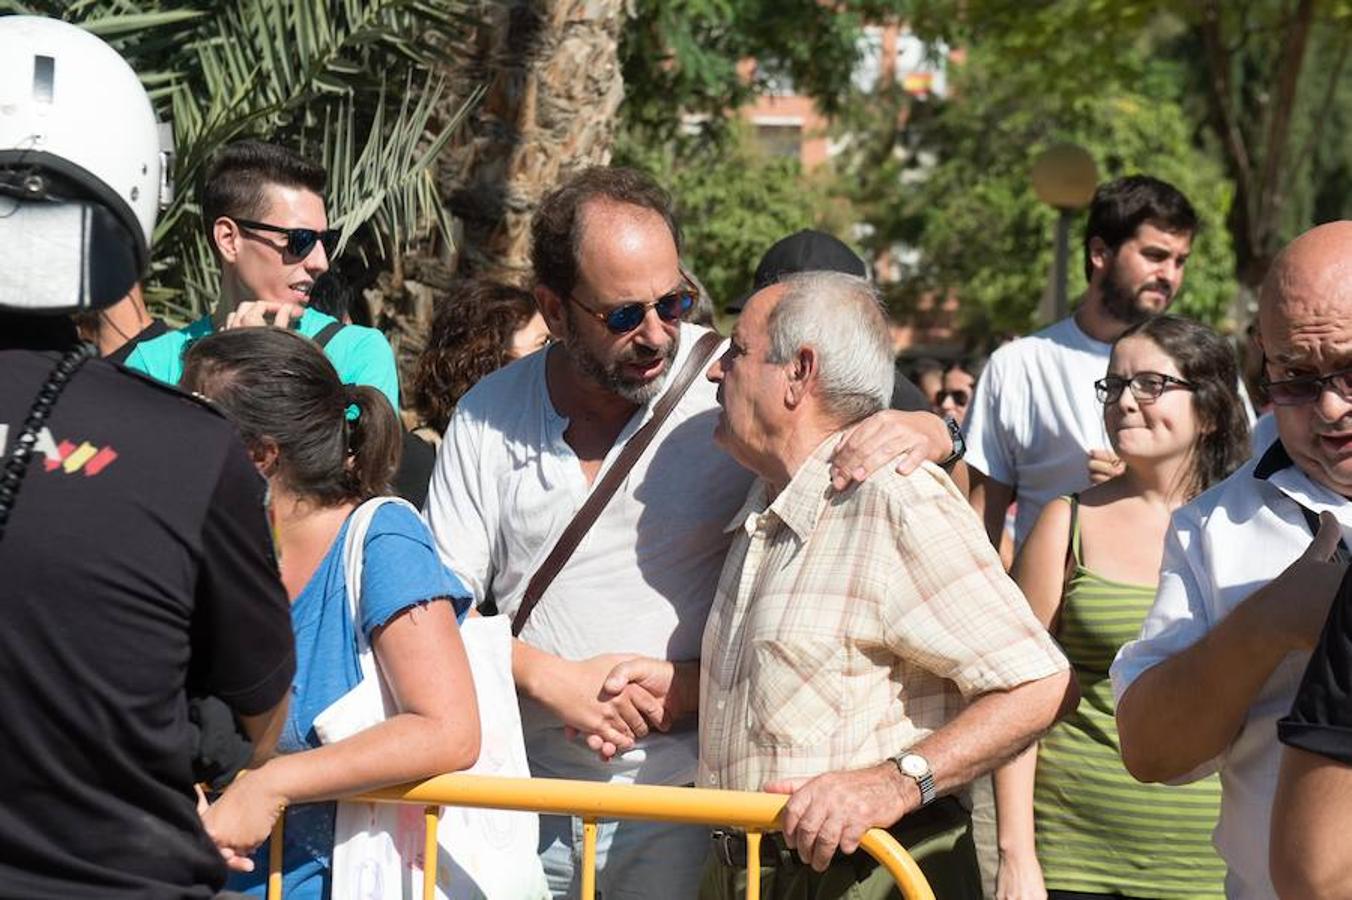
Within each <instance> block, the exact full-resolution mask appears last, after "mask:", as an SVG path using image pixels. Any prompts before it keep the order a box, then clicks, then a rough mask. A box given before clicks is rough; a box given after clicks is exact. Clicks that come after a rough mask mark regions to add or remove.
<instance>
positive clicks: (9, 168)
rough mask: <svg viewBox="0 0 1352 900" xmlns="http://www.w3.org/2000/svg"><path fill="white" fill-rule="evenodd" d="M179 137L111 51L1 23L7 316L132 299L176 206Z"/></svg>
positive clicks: (53, 24)
mask: <svg viewBox="0 0 1352 900" xmlns="http://www.w3.org/2000/svg"><path fill="white" fill-rule="evenodd" d="M170 134H171V133H170V132H169V130H168V128H167V126H164V127H162V126H161V125H160V124H159V123H158V122H157V121H156V118H155V112H154V110H153V109H152V107H151V105H150V98H149V97H148V96H147V95H146V92H145V89H144V88H143V87H142V86H141V83H140V81H139V80H138V79H137V77H136V73H135V72H133V71H132V69H131V67H130V66H129V65H127V63H126V61H125V60H124V59H122V57H121V56H119V55H118V53H117V51H115V50H113V48H111V47H109V46H108V45H107V44H105V43H104V42H103V41H102V40H100V39H99V38H97V37H95V36H93V35H92V34H90V33H89V32H87V31H84V30H83V29H81V28H78V27H76V26H74V25H71V24H69V23H66V22H61V21H59V20H56V19H45V18H40V17H36V16H4V17H0V309H10V310H13V311H20V312H35V313H60V312H72V311H77V310H81V309H97V308H100V307H103V306H108V305H110V304H112V303H116V302H117V301H118V300H120V299H122V297H124V296H125V295H126V294H127V292H128V291H129V290H130V289H131V287H132V285H133V284H135V283H136V282H137V281H139V280H140V278H141V277H142V276H143V275H144V274H145V272H146V270H147V268H148V266H149V262H150V245H151V236H152V234H153V232H154V230H155V219H156V217H157V215H158V213H159V210H160V209H161V208H162V203H163V204H167V202H168V200H169V190H168V186H169V174H170V173H169V165H170V150H169V145H170V141H171V137H170Z"/></svg>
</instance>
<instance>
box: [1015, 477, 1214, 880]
mask: <svg viewBox="0 0 1352 900" xmlns="http://www.w3.org/2000/svg"><path fill="white" fill-rule="evenodd" d="M1062 499H1064V500H1067V501H1069V502H1070V503H1071V548H1072V552H1073V553H1074V561H1075V569H1074V574H1073V575H1072V577H1071V578H1070V580H1069V582H1068V583H1067V584H1066V588H1065V592H1064V594H1063V596H1062V599H1061V614H1060V623H1059V626H1058V630H1057V634H1056V637H1057V639H1058V640H1059V641H1060V643H1061V647H1062V649H1063V650H1064V651H1065V654H1066V656H1067V657H1068V658H1069V659H1070V663H1071V665H1072V666H1073V667H1074V669H1075V676H1076V679H1077V680H1078V682H1079V686H1080V703H1079V706H1078V707H1077V708H1076V709H1075V711H1074V712H1072V713H1071V714H1070V715H1068V716H1066V717H1065V718H1064V719H1063V720H1061V721H1060V722H1058V723H1057V724H1056V725H1055V726H1054V727H1053V728H1052V730H1051V731H1050V732H1048V734H1047V735H1046V737H1044V738H1043V740H1042V742H1041V745H1040V747H1039V750H1038V759H1037V780H1036V783H1035V787H1034V790H1033V803H1034V821H1035V823H1036V833H1037V856H1038V860H1039V862H1041V864H1042V872H1043V877H1044V879H1045V880H1046V884H1047V887H1048V888H1049V889H1053V890H1063V891H1085V892H1090V893H1108V894H1123V895H1125V896H1128V897H1151V898H1182V897H1223V896H1224V888H1223V883H1224V879H1225V866H1224V864H1223V863H1222V862H1221V860H1220V857H1219V856H1217V854H1216V851H1215V850H1214V849H1213V848H1212V846H1211V830H1212V829H1213V828H1214V827H1215V825H1216V819H1217V817H1218V815H1219V813H1220V782H1219V781H1218V780H1217V778H1216V776H1214V775H1213V776H1211V777H1209V778H1206V779H1203V780H1202V781H1198V782H1194V783H1192V784H1189V785H1185V786H1180V787H1171V786H1166V785H1157V784H1149V785H1147V784H1141V783H1140V782H1138V781H1136V780H1135V779H1134V778H1132V777H1131V775H1130V774H1129V773H1128V772H1127V770H1126V768H1125V767H1123V765H1122V760H1121V747H1120V745H1119V743H1118V740H1117V725H1116V722H1115V720H1114V718H1113V690H1112V685H1111V683H1110V682H1109V680H1108V667H1109V666H1110V665H1111V664H1112V661H1113V657H1114V656H1116V655H1117V650H1118V648H1119V647H1121V646H1122V645H1123V644H1125V643H1126V642H1127V641H1130V640H1133V639H1134V638H1135V637H1136V635H1137V633H1138V632H1139V631H1140V627H1141V622H1142V621H1143V620H1144V619H1145V616H1146V613H1147V612H1148V611H1149V610H1150V606H1151V604H1152V603H1153V602H1154V599H1155V588H1154V587H1153V586H1148V585H1140V584H1124V583H1122V582H1117V581H1111V580H1109V579H1107V578H1103V577H1101V576H1099V575H1097V574H1095V573H1094V572H1093V571H1091V570H1089V569H1087V568H1085V566H1084V556H1083V554H1082V552H1081V548H1080V528H1079V516H1078V512H1079V510H1078V503H1079V500H1078V498H1075V497H1067V498H1062Z"/></svg>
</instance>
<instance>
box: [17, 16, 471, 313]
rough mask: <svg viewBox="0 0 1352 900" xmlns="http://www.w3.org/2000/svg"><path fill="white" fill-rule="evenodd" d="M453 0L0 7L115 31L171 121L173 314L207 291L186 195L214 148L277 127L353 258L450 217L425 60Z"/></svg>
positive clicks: (166, 294)
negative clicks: (436, 164)
mask: <svg viewBox="0 0 1352 900" xmlns="http://www.w3.org/2000/svg"><path fill="white" fill-rule="evenodd" d="M465 10H466V6H465V3H464V2H462V0H238V2H232V3H216V2H210V0H79V2H73V3H70V2H59V0H29V2H16V0H0V13H4V12H10V13H13V12H18V13H30V14H38V15H50V16H57V17H61V18H64V19H67V20H68V21H72V22H74V23H76V24H79V25H81V26H83V27H85V28H87V29H89V30H90V31H92V32H94V33H95V34H98V35H100V36H101V37H103V38H104V39H106V40H108V41H109V42H110V43H112V44H113V45H114V46H115V47H116V48H117V49H118V50H119V51H120V52H122V53H123V55H124V56H125V57H126V58H127V59H128V61H129V62H130V63H131V64H132V67H133V68H135V69H136V71H137V72H138V74H140V76H141V78H142V81H143V83H144V84H145V85H146V86H147V88H148V89H149V90H150V92H151V96H152V99H153V100H154V102H155V104H156V106H157V109H158V112H159V113H160V115H161V116H162V117H164V118H167V119H169V120H171V121H172V122H173V127H174V137H175V145H176V152H177V156H176V161H175V166H174V181H175V185H176V187H177V193H176V195H175V197H174V200H173V202H172V204H171V205H170V207H169V208H168V209H167V210H166V211H165V213H164V214H163V215H162V216H161V220H160V223H159V225H158V227H157V230H156V254H155V256H156V262H155V269H154V275H153V278H152V279H151V281H150V284H149V288H150V290H149V292H148V293H149V297H150V299H151V301H152V302H153V303H154V304H155V305H156V306H157V307H158V309H159V310H160V311H162V312H164V313H166V314H168V315H169V316H170V318H173V319H177V320H180V321H181V320H184V319H187V318H190V317H192V316H195V315H198V314H200V313H201V312H202V311H203V310H204V309H205V308H207V307H208V306H209V305H210V304H211V303H212V301H213V300H214V298H215V284H216V281H217V277H216V268H215V263H214V260H213V258H212V256H211V253H210V251H209V249H208V247H207V244H206V239H205V235H204V231H203V228H202V222H201V215H200V210H199V208H198V207H197V204H196V200H197V197H196V194H197V188H198V185H199V181H200V179H201V178H202V176H203V175H204V173H205V171H206V167H207V166H208V165H209V162H210V158H211V156H212V154H213V153H214V152H215V151H216V150H218V149H219V148H220V147H221V146H222V145H223V144H225V143H228V142H230V141H233V140H237V139H241V138H244V137H256V138H263V139H267V140H272V141H276V142H278V143H282V144H285V145H287V146H291V147H294V148H296V149H298V150H300V151H301V152H302V153H305V154H307V155H310V156H312V157H314V158H317V159H319V160H320V161H322V162H323V163H324V165H325V166H326V168H327V169H328V170H329V172H330V173H331V177H330V187H329V192H328V193H329V196H328V201H329V209H330V222H331V223H332V224H333V225H335V226H337V227H341V228H342V229H343V232H344V241H345V243H346V242H350V241H352V240H353V238H354V237H355V238H356V240H357V246H356V249H357V256H358V257H359V258H360V259H361V260H363V261H368V262H370V261H376V260H383V261H388V260H390V258H391V257H394V258H396V259H397V256H398V254H399V253H400V252H401V251H402V250H403V249H404V248H406V247H407V246H408V245H409V244H410V243H412V242H413V241H415V240H417V239H420V238H422V237H423V236H425V235H426V233H427V232H428V230H429V229H430V228H432V227H434V226H439V227H440V229H441V231H442V232H443V233H444V234H446V235H447V236H449V233H450V224H449V221H448V220H447V217H446V214H445V212H444V210H443V206H442V203H441V200H440V198H439V196H438V194H437V189H436V183H435V181H434V180H433V177H432V163H433V161H434V159H435V157H436V154H437V153H438V152H439V151H440V150H441V148H442V147H443V146H444V144H445V142H446V140H447V139H448V137H449V136H450V133H451V129H452V128H453V126H454V125H455V119H454V118H453V119H452V120H451V121H437V119H436V117H435V115H434V112H435V109H436V106H437V102H438V100H439V98H440V97H441V95H442V93H443V92H444V91H445V90H446V87H445V86H444V85H443V84H440V83H427V75H426V73H427V72H429V71H432V70H433V67H434V66H435V64H436V63H437V62H439V61H442V60H445V59H446V58H448V54H449V53H452V52H454V49H455V47H456V45H457V42H458V41H460V40H461V38H462V35H463V34H464V33H465V31H466V29H467V27H468V24H469V23H468V19H467V16H466V11H465Z"/></svg>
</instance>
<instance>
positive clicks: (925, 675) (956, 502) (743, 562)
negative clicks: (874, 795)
mask: <svg viewBox="0 0 1352 900" xmlns="http://www.w3.org/2000/svg"><path fill="white" fill-rule="evenodd" d="M837 438H838V436H837V435H833V436H832V437H831V438H829V439H828V440H826V441H825V442H824V443H823V444H822V445H821V446H820V447H819V448H818V449H817V451H816V452H815V453H814V454H813V455H812V457H811V458H810V459H809V460H808V461H807V462H805V463H804V464H803V465H802V467H801V468H800V469H799V470H798V472H797V473H795V475H794V476H793V479H792V480H791V481H790V482H789V484H788V486H787V487H786V488H785V489H784V491H783V492H781V493H780V494H779V496H778V497H776V498H774V500H773V502H770V497H769V492H768V486H767V485H766V484H765V482H764V481H757V482H756V483H755V484H754V485H753V486H752V488H751V492H750V495H749V496H748V498H747V501H746V504H745V505H744V506H743V507H742V509H741V511H740V512H739V513H738V514H737V516H736V517H735V518H734V519H733V521H732V523H731V524H730V525H729V526H728V529H729V530H730V531H735V532H737V533H736V536H735V538H734V540H733V543H732V547H731V549H730V550H729V551H728V556H727V560H726V562H725V563H724V565H723V574H722V576H721V578H720V579H719V584H718V592H717V595H716V596H715V599H714V605H713V609H712V610H711V612H710V614H709V620H708V623H707V625H706V627H705V631H704V641H703V646H702V652H701V655H700V726H699V730H700V735H699V743H700V760H699V776H698V783H699V785H700V786H701V787H716V788H727V789H734V790H760V789H761V787H762V786H763V785H764V784H765V783H766V782H768V781H773V780H777V779H781V778H793V777H799V776H812V775H818V774H821V773H822V772H827V771H834V770H839V769H853V768H860V767H863V766H869V765H874V764H876V763H879V762H881V761H882V760H884V759H887V758H888V757H891V756H893V755H895V754H896V753H898V752H900V751H902V750H904V749H906V748H908V747H910V746H912V745H914V744H915V743H917V742H918V741H920V740H921V739H923V738H924V737H925V736H926V735H928V734H930V733H931V732H933V731H935V730H937V729H939V728H940V727H942V726H943V725H944V724H945V723H947V722H949V721H951V720H952V719H953V718H954V717H955V716H956V715H957V714H958V712H959V711H960V710H961V709H962V708H963V707H964V705H965V704H966V702H967V700H968V699H971V698H973V697H975V696H977V695H980V694H983V693H986V692H988V691H992V690H1001V689H1008V688H1012V687H1015V686H1017V685H1019V684H1023V683H1025V682H1028V681H1034V680H1037V679H1039V678H1045V677H1047V676H1049V675H1053V674H1055V673H1056V672H1059V671H1063V670H1065V669H1066V668H1067V663H1066V660H1065V657H1064V656H1063V655H1062V654H1061V651H1060V650H1059V649H1057V647H1056V644H1055V642H1054V641H1053V640H1052V639H1051V638H1050V637H1049V636H1048V634H1047V632H1046V629H1044V628H1043V627H1042V625H1041V624H1040V623H1039V622H1038V621H1037V619H1036V618H1035V617H1034V616H1033V614H1032V611H1031V610H1030V609H1029V607H1028V604H1027V602H1026V601H1025V600H1024V598H1023V595H1022V594H1021V593H1020V592H1019V589H1018V588H1017V587H1016V586H1015V585H1014V583H1013V582H1012V581H1011V580H1010V579H1009V577H1008V576H1007V575H1006V574H1005V572H1004V570H1003V569H1002V568H1001V566H1000V560H999V557H998V556H997V555H996V553H995V551H994V549H992V547H991V546H990V543H989V541H988V540H987V538H986V533H985V531H984V530H983V529H982V527H981V523H980V522H979V521H978V520H977V518H976V515H975V513H973V512H972V510H971V508H970V507H969V506H968V505H967V502H966V500H965V499H964V498H963V496H962V494H961V493H960V492H959V491H958V490H957V488H956V487H954V485H953V483H952V482H951V481H950V480H949V479H948V476H947V475H945V474H944V472H943V470H941V469H939V468H938V467H937V466H933V465H931V464H929V463H926V464H925V465H924V466H923V467H922V468H921V469H919V470H917V471H916V472H914V473H913V474H911V475H910V476H905V477H903V476H900V475H897V474H896V473H895V472H892V471H890V470H889V471H880V472H878V473H876V474H874V475H873V476H872V477H870V478H869V479H868V480H867V481H866V482H864V483H863V484H861V485H856V486H854V487H852V488H850V489H847V490H846V491H843V492H836V491H834V490H833V489H832V488H831V482H830V469H829V464H828V459H829V456H830V452H831V450H832V449H833V448H834V446H835V444H836V443H837Z"/></svg>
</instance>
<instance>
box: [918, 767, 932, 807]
mask: <svg viewBox="0 0 1352 900" xmlns="http://www.w3.org/2000/svg"><path fill="white" fill-rule="evenodd" d="M915 786H916V787H918V788H920V805H921V806H929V805H930V803H931V802H932V801H933V800H934V775H933V773H931V772H926V773H925V774H924V775H921V776H920V777H919V778H917V779H915Z"/></svg>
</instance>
